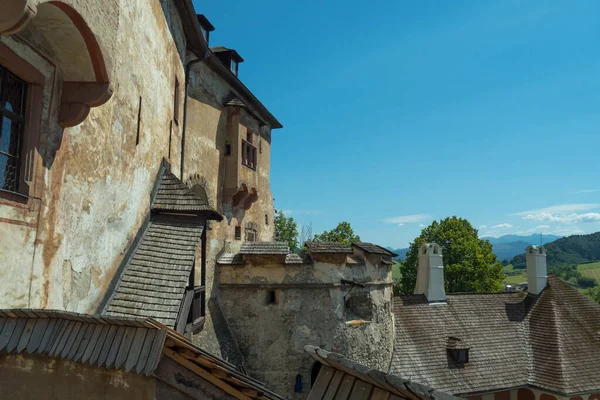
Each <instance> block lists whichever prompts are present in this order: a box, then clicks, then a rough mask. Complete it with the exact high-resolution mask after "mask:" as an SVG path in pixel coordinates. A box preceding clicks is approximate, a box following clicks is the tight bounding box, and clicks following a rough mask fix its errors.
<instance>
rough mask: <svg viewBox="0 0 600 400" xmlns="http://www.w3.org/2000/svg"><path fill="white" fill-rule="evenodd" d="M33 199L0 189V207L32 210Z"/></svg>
mask: <svg viewBox="0 0 600 400" xmlns="http://www.w3.org/2000/svg"><path fill="white" fill-rule="evenodd" d="M32 200H33V199H32V198H31V197H29V196H27V195H24V194H21V193H15V192H9V191H7V190H2V189H0V205H6V206H11V207H17V208H30V209H31V208H32V207H31V206H32V204H31V201H32Z"/></svg>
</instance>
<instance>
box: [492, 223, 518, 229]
mask: <svg viewBox="0 0 600 400" xmlns="http://www.w3.org/2000/svg"><path fill="white" fill-rule="evenodd" d="M512 227H513V226H512V225H511V224H498V225H494V226H492V227H491V228H490V229H505V228H506V229H508V228H512Z"/></svg>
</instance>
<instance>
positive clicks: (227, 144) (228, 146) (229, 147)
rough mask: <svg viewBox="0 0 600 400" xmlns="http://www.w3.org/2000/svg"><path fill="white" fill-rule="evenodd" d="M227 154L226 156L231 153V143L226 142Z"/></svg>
mask: <svg viewBox="0 0 600 400" xmlns="http://www.w3.org/2000/svg"><path fill="white" fill-rule="evenodd" d="M225 155H226V156H230V155H231V144H229V143H226V144H225Z"/></svg>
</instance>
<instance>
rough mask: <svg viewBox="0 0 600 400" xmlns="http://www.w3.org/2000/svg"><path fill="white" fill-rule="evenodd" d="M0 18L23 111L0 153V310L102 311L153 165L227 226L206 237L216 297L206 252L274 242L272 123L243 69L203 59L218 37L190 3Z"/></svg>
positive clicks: (46, 5) (63, 8) (20, 0)
mask: <svg viewBox="0 0 600 400" xmlns="http://www.w3.org/2000/svg"><path fill="white" fill-rule="evenodd" d="M1 6H2V8H3V10H2V13H0V14H1V16H0V34H1V36H0V68H1V70H0V71H2V72H1V73H2V76H3V79H4V77H6V79H4V80H3V82H9V80H10V82H13V81H14V82H15V84H13V86H14V87H15V89H14V90H12V92H10V93H9V91H10V90H9V89H10V88H4V87H3V95H4V92H6V93H9V94H7V95H6V96H8V95H10V96H13V98H12V99H11V101H12V102H13V103H15V102H19V107H21V109H19V110H17V109H15V110H13V111H16V112H13V113H11V110H9V108H11V107H16V105H14V104H9V103H8V102H7V103H6V104H5V107H3V108H2V110H3V111H2V113H3V114H2V115H3V121H8V122H4V124H5V125H6V124H7V123H12V124H13V125H12V127H13V128H6V127H3V136H2V137H3V139H2V140H0V142H1V144H0V146H2V148H1V149H0V151H2V153H0V154H2V155H1V156H0V167H1V168H2V171H1V173H0V175H1V176H2V178H1V180H0V186H1V187H0V189H2V190H0V235H1V237H2V240H1V241H0V254H1V255H2V258H1V261H0V270H1V271H2V273H3V274H4V275H5V276H11V279H10V280H3V282H2V283H0V306H2V307H29V308H53V309H65V310H71V311H77V312H88V313H89V312H95V311H98V310H99V307H100V304H101V302H102V299H103V297H104V296H105V294H106V292H107V289H108V285H109V283H110V282H111V281H112V280H113V278H114V276H115V274H116V273H117V270H118V266H119V264H120V263H121V262H122V259H123V257H124V256H125V254H126V253H127V251H128V248H129V247H131V246H132V245H133V244H134V240H135V237H136V234H137V233H138V231H139V229H140V228H141V227H142V226H143V221H144V218H145V217H146V215H147V214H148V212H149V209H150V197H151V191H152V189H153V186H154V183H155V178H156V174H157V170H158V167H159V165H160V164H161V159H163V158H164V159H166V160H167V161H168V162H170V165H171V171H172V172H173V173H174V174H175V175H177V176H179V177H180V178H181V179H182V180H183V181H184V182H185V183H186V184H188V185H189V186H190V187H191V188H192V190H193V191H194V193H196V194H199V195H200V196H201V197H204V198H206V199H207V200H208V202H209V204H211V206H212V207H213V208H214V209H216V210H217V211H218V212H220V213H221V214H223V215H224V216H225V218H224V220H223V222H220V223H219V222H215V223H214V224H212V226H211V228H212V229H211V231H210V234H209V239H208V240H209V251H208V255H207V261H208V262H207V268H208V271H209V273H208V274H207V277H206V278H207V285H206V286H207V295H208V297H211V296H212V286H213V285H212V277H213V276H214V273H213V270H214V260H215V258H216V256H217V254H218V253H219V252H222V251H223V250H224V249H230V248H233V249H235V248H236V246H237V248H239V246H240V245H241V243H242V242H244V241H245V240H269V239H271V237H272V235H273V225H272V219H273V200H272V195H271V191H270V186H269V168H270V162H269V157H270V142H271V129H275V128H280V127H281V124H280V123H279V122H278V121H277V120H276V119H275V118H274V117H273V116H272V115H271V113H270V112H269V111H268V110H267V109H266V108H265V107H264V105H262V103H260V101H259V100H258V99H256V97H255V96H254V95H253V94H252V93H251V92H250V90H248V89H247V88H246V86H244V85H243V83H242V82H241V81H240V80H239V79H238V77H237V62H239V59H236V60H238V61H236V69H235V71H233V70H232V69H231V68H230V66H228V65H225V63H224V60H225V59H223V57H222V56H223V54H219V52H218V51H216V50H215V51H214V52H213V51H210V50H209V48H208V42H207V39H208V31H209V30H210V29H214V28H212V26H211V25H210V23H209V22H208V20H207V19H206V18H205V17H203V16H197V15H196V14H195V12H194V9H193V7H192V5H191V1H187V0H160V1H159V0H151V1H149V2H133V3H132V2H129V1H124V0H109V1H103V2H88V1H80V0H65V1H44V0H17V1H13V2H8V3H7V2H3V3H2V5H1ZM236 54H237V53H236ZM193 60H197V61H198V62H193V65H192V66H190V67H189V68H187V69H186V66H188V65H190V61H193ZM186 83H187V85H186ZM186 89H187V93H188V96H186ZM16 91H20V94H16ZM19 96H20V97H19ZM17 97H18V98H17ZM186 110H187V112H185V111H186ZM9 114H10V115H9ZM9 117H10V118H9ZM11 129H12V130H11ZM18 129H23V130H24V131H23V132H17V130H18ZM9 130H10V132H9ZM184 130H185V132H184ZM21 136H22V137H21ZM17 139H18V140H19V141H20V143H18V144H16V145H15V143H16V141H17ZM15 146H16V147H15ZM17 147H18V149H17ZM243 152H244V153H243ZM12 164H15V165H12ZM182 174H183V177H182ZM198 257H200V254H199V253H198ZM211 260H212V261H211Z"/></svg>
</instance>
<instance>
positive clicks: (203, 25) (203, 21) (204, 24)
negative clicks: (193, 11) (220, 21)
mask: <svg viewBox="0 0 600 400" xmlns="http://www.w3.org/2000/svg"><path fill="white" fill-rule="evenodd" d="M196 16H197V17H198V22H199V23H200V31H201V32H202V36H203V37H204V40H206V44H208V43H209V38H210V33H211V32H212V31H214V30H215V27H214V26H213V25H212V24H211V23H210V21H209V20H208V19H207V18H206V17H205V16H204V15H203V14H197V15H196Z"/></svg>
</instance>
